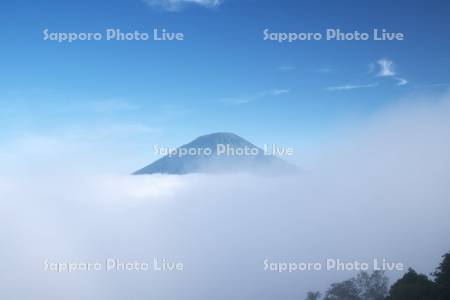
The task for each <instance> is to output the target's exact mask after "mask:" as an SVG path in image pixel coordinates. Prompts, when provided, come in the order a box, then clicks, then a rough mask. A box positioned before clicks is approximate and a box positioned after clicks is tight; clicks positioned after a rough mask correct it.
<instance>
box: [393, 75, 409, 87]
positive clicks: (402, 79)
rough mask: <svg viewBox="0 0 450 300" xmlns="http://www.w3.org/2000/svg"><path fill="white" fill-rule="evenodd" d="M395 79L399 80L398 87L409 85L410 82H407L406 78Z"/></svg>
mask: <svg viewBox="0 0 450 300" xmlns="http://www.w3.org/2000/svg"><path fill="white" fill-rule="evenodd" d="M394 79H395V80H397V85H398V86H402V85H407V84H408V80H406V79H405V78H400V77H395V78H394Z"/></svg>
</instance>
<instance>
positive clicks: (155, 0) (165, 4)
mask: <svg viewBox="0 0 450 300" xmlns="http://www.w3.org/2000/svg"><path fill="white" fill-rule="evenodd" d="M143 1H144V2H145V3H146V4H148V5H149V6H152V7H159V8H162V9H165V10H168V11H180V10H182V9H183V8H185V7H186V6H188V5H197V6H202V7H209V8H215V7H219V6H220V5H221V4H222V3H223V0H143Z"/></svg>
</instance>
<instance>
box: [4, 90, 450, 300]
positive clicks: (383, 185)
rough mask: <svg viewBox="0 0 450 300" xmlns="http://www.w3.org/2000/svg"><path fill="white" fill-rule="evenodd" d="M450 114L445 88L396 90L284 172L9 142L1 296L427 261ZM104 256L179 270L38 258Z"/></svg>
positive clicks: (101, 292)
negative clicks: (295, 169) (298, 265)
mask: <svg viewBox="0 0 450 300" xmlns="http://www.w3.org/2000/svg"><path fill="white" fill-rule="evenodd" d="M449 116H450V101H449V100H448V98H446V99H444V100H439V101H434V102H433V104H429V103H428V104H427V103H425V102H420V101H418V102H417V103H414V104H412V105H410V104H408V103H403V104H399V105H397V106H396V107H391V108H390V109H389V110H385V111H383V112H379V113H378V114H376V115H374V116H372V118H371V120H370V121H369V122H366V123H364V124H360V126H358V127H357V128H354V127H352V128H347V129H345V130H341V131H340V133H339V135H338V136H334V137H333V139H331V140H330V141H329V142H327V143H326V144H324V145H323V147H321V148H320V149H318V150H317V152H316V153H315V154H311V153H310V154H309V156H311V160H310V163H309V164H307V165H305V166H301V167H302V169H303V172H302V173H301V174H298V175H296V176H285V177H283V176H274V177H270V176H262V177H259V176H255V175H248V174H236V175H209V176H208V175H188V176H164V175H157V176H130V175H127V174H110V173H107V174H105V173H101V174H100V173H93V172H89V173H88V172H86V173H81V172H77V173H72V172H70V170H66V169H65V168H63V167H62V166H61V159H60V158H58V157H55V158H54V164H53V165H49V166H48V168H45V169H43V168H42V164H40V163H39V162H38V163H37V164H34V163H35V162H36V160H34V159H33V160H31V159H28V157H27V154H26V151H21V150H20V149H18V148H17V147H18V146H17V144H14V145H15V146H14V147H15V148H13V149H8V147H9V145H3V146H2V147H0V149H1V150H0V151H1V152H3V153H2V154H0V165H3V166H8V168H2V170H1V171H0V206H1V210H0V219H1V220H2V226H1V228H0V238H1V241H2V247H1V249H0V256H1V257H2V259H3V260H2V264H1V265H2V268H1V271H0V298H2V299H196V300H198V299H302V297H304V295H305V294H306V292H307V291H310V290H320V291H324V290H325V289H326V288H327V287H328V286H329V285H330V284H331V283H334V282H337V281H340V280H343V279H347V278H349V277H351V276H353V275H354V274H355V273H356V272H347V271H342V272H338V271H329V272H327V271H302V272H293V273H288V272H284V273H279V272H269V271H267V270H264V263H263V262H264V260H265V259H269V260H270V261H273V262H317V261H320V262H323V261H324V260H326V259H327V258H339V259H341V260H343V261H355V260H359V261H372V259H373V258H380V259H381V258H385V259H387V260H389V261H392V262H402V263H404V264H405V265H407V266H411V267H414V268H415V269H416V270H417V271H419V272H424V273H426V274H428V273H430V272H431V271H433V269H434V268H435V267H436V266H437V264H438V262H439V259H440V256H441V255H442V254H444V253H445V252H447V251H448V250H449V248H450V244H449V239H448V238H449V236H450V218H448V212H449V211H450V185H449V179H450V156H449V153H450V139H449V132H450V118H449ZM293 139H297V140H300V139H301V137H300V136H298V137H293ZM62 143H63V142H62ZM50 148H52V147H50ZM52 149H53V148H52ZM72 151H75V153H76V150H72ZM11 153H13V154H14V153H16V155H13V154H11ZM17 153H18V154H17ZM130 155H132V153H130ZM49 156H50V157H51V155H49ZM70 159H72V160H75V161H76V160H77V159H81V158H77V157H76V156H71V157H70ZM122 159H123V158H122ZM46 161H52V160H51V159H50V160H49V159H48V158H47V160H46ZM80 163H81V162H80ZM121 163H122V164H123V162H121ZM15 165H16V166H19V165H20V166H21V168H23V169H24V170H26V171H24V172H20V168H19V170H18V169H17V168H16V169H15V170H14V171H12V170H11V169H10V168H12V167H14V166H15ZM49 170H51V171H49ZM107 258H117V259H122V260H124V261H136V260H137V261H146V262H152V261H153V259H154V258H159V259H166V260H168V261H173V262H181V263H183V264H184V270H183V271H181V272H155V271H147V272H142V271H140V272H139V271H137V272H136V271H123V272H104V271H103V272H102V271H99V272H73V273H67V272H62V273H56V272H48V271H47V272H46V271H44V262H45V261H46V260H49V261H54V262H63V261H68V262H71V261H78V262H84V261H102V262H103V261H105V260H106V259H107ZM387 275H388V276H389V278H390V279H391V282H392V281H393V280H395V279H397V278H398V277H399V276H401V275H402V272H387Z"/></svg>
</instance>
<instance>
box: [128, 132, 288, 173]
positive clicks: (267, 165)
mask: <svg viewBox="0 0 450 300" xmlns="http://www.w3.org/2000/svg"><path fill="white" fill-rule="evenodd" d="M295 168H296V167H295V166H292V165H290V164H288V163H286V162H285V161H283V160H281V159H280V158H278V157H276V156H273V155H269V154H266V153H265V152H264V150H262V149H261V148H258V147H257V146H255V145H254V144H252V143H250V142H249V141H247V140H245V139H244V138H242V137H240V136H239V135H237V134H235V133H231V132H216V133H211V134H207V135H203V136H200V137H198V138H196V139H195V140H193V141H192V142H190V143H188V144H185V145H183V146H181V147H179V148H177V149H176V150H174V151H172V152H171V153H170V154H168V155H166V156H164V157H162V158H160V159H158V160H157V161H155V162H154V163H152V164H150V165H148V166H147V167H145V168H143V169H141V170H138V171H137V172H135V173H134V174H135V175H144V174H158V173H159V174H178V175H182V174H189V173H234V172H252V173H253V172H261V171H269V170H271V169H277V170H293V169H295Z"/></svg>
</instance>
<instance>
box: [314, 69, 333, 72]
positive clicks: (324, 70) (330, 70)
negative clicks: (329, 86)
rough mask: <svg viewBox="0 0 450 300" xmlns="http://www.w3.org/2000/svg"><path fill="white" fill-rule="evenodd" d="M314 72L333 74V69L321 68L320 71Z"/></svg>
mask: <svg viewBox="0 0 450 300" xmlns="http://www.w3.org/2000/svg"><path fill="white" fill-rule="evenodd" d="M314 72H316V73H331V72H333V69H331V68H320V69H317V70H315V71H314Z"/></svg>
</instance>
